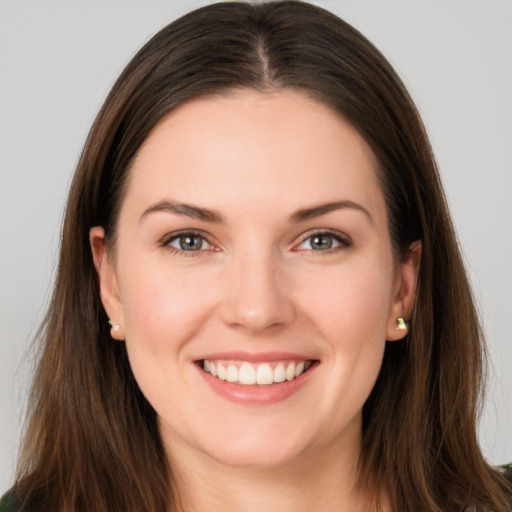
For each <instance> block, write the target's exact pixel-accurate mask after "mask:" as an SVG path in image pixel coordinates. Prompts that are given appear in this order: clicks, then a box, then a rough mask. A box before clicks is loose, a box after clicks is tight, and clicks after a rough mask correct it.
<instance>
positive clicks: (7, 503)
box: [0, 491, 17, 512]
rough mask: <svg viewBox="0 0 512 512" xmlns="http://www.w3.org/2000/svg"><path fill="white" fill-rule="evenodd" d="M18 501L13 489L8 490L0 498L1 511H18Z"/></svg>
mask: <svg viewBox="0 0 512 512" xmlns="http://www.w3.org/2000/svg"><path fill="white" fill-rule="evenodd" d="M16 504H17V501H16V498H15V496H14V494H13V493H12V491H9V492H7V493H6V494H4V495H3V496H2V498H0V512H16V510H17V506H16Z"/></svg>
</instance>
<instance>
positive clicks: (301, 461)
mask: <svg viewBox="0 0 512 512" xmlns="http://www.w3.org/2000/svg"><path fill="white" fill-rule="evenodd" d="M339 448H340V449H341V451H338V450H333V447H332V446H329V447H328V448H326V449H325V450H323V451H322V450H315V452H314V454H304V455H302V456H300V457H295V458H294V459H293V461H292V462H290V463H288V464H283V465H280V466H272V467H261V466H260V467H247V466H242V467H240V466H236V467H234V466H228V465H225V464H222V463H219V462H218V461H216V460H214V459H212V458H210V457H209V456H208V455H206V454H204V453H200V452H198V451H196V450H195V449H194V448H192V447H190V446H189V445H186V446H185V445H181V446H176V444H175V443H173V448H172V450H171V449H168V453H169V458H170V462H171V468H172V470H173V474H174V475H175V486H176V487H175V488H176V491H177V495H178V496H179V501H180V508H178V510H179V512H201V511H204V510H222V511H223V512H239V511H240V510H244V512H274V511H275V512H278V511H279V512H306V511H307V512H310V511H311V510H315V512H332V511H333V510H336V511H339V512H348V511H350V512H359V511H361V512H362V511H368V510H370V503H371V500H370V497H369V496H368V495H367V494H366V493H365V492H364V491H361V490H358V489H357V486H356V481H357V462H358V457H359V448H360V443H353V444H352V445H351V446H346V447H345V449H343V447H342V446H340V447H339Z"/></svg>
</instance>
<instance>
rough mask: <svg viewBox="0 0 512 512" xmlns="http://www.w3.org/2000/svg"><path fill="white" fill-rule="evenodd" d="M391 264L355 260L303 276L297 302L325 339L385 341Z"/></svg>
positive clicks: (389, 305) (389, 302)
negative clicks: (321, 331)
mask: <svg viewBox="0 0 512 512" xmlns="http://www.w3.org/2000/svg"><path fill="white" fill-rule="evenodd" d="M392 268H393V267H392V263H391V261H390V262H389V264H385V265H383V264H382V262H380V261H378V260H376V261H375V262H372V261H365V260H361V261H356V262H355V264H354V262H352V264H350V265H346V266H345V265H339V266H338V267H333V268H332V269H324V270H323V271H322V272H316V273H310V274H308V275H305V276H304V278H303V279H302V280H301V285H300V295H301V300H300V302H301V303H302V305H303V308H304V311H305V312H306V314H307V315H308V316H309V317H310V318H311V319H312V320H313V321H314V322H315V323H316V324H317V326H318V327H319V328H320V329H321V330H325V332H323V334H324V335H325V336H326V337H327V338H329V339H331V340H332V339H335V340H336V339H337V340H339V342H340V343H344V342H347V343H350V340H352V339H354V338H358V339H359V338H361V337H363V338H365V337H368V341H371V339H372V338H375V336H377V337H378V338H379V339H380V340H381V341H383V340H384V339H385V335H386V325H387V316H388V312H389V309H390V307H391V285H392Z"/></svg>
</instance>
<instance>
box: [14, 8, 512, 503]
mask: <svg viewBox="0 0 512 512" xmlns="http://www.w3.org/2000/svg"><path fill="white" fill-rule="evenodd" d="M43 338H44V349H43V354H42V358H41V363H40V365H39V368H38V371H37V374H36V377H35V381H34V387H33V390H34V391H33V395H32V419H31V422H30V424H29V427H28V430H27V433H26V438H25V444H24V449H23V452H22V458H21V461H20V467H19V475H18V479H17V484H16V485H15V487H14V489H13V491H12V492H11V494H10V495H9V497H8V499H10V500H11V501H12V502H13V503H14V505H13V506H14V507H18V509H20V510H61V511H64V510H66V511H68V510H69V511H79V510H94V511H103V510H105V511H106V510H116V511H117V510H119V511H124V510H126V511H128V510H130V511H132V510H133V511H135V510H136V511H140V510H148V511H159V510H161V511H168V510H183V511H190V510H206V509H208V510H216V509H222V510H230V509H235V508H236V509H237V510H238V509H240V508H241V509H246V510H252V511H257V510H274V509H275V510H278V509H279V510H283V509H284V510H287V509H289V510H291V509H292V507H293V510H310V509H315V510H319V511H321V510H351V511H352V510H372V509H375V510H385V511H395V512H398V511H409V510H415V511H416V510H418V511H421V510H425V511H427V510H428V511H441V510H442V511H451V510H453V511H455V510H475V509H479V510H490V511H504V510H510V485H509V484H508V483H507V481H506V479H505V477H504V472H502V471H499V470H496V469H493V468H491V467H489V466H488V465H487V464H486V463H485V461H484V459H483V457H482V455H481V453H480V450H479V448H478V444H477V440H476V428H475V416H476V409H477V405H478V398H479V391H480V379H481V376H480V375H481V366H482V346H481V335H480V330H479V325H478V320H477V316H476V313H475V309H474V305H473V302H472V299H471V293H470V290H469V286H468V282H467V278H466V275H465V272H464V268H463V265H462V262H461V258H460V254H459V251H458V248H457V243H456V239H455V236H454V233H453V228H452V226H451V222H450V219H449V215H448V212H447V208H446V204H445V201H444V196H443V193H442V188H441V185H440V182H439V177H438V174H437V171H436V167H435V162H434V159H433V157H432V154H431V151H430V148H429V145H428V141H427V138H426V135H425V132H424V129H423V127H422V124H421V121H420V119H419V116H418V114H417V112H416V110H415V108H414V106H413V104H412V102H411V100H410V98H409V96H408V94H407V92H406V91H405V89H404V87H403V85H402V84H401V82H400V81H399V79H398V77H397V76H396V74H395V73H394V71H393V70H392V69H391V67H390V66H389V64H388V63H387V62H386V61H385V60H384V58H383V57H382V56H381V55H380V54H379V53H378V51H377V50H376V49H375V48H374V47H373V46H372V45H371V44H370V43H369V42H368V41H367V40H366V39H364V38H363V37H362V36H361V35H360V34H359V33H358V32H356V31H355V30H354V29H352V28H351V27H350V26H348V25H347V24H345V23H344V22H342V21H341V20H339V19H338V18H336V17H335V16H333V15H331V14H329V13H328V12H326V11H323V10H321V9H319V8H316V7H313V6H310V5H307V4H304V3H302V2H278V3H266V4H261V5H250V4H240V3H229V4H216V5H212V6H209V7H205V8H203V9H200V10H198V11H194V12H193V13H190V14H189V15H187V16H185V17H183V18H181V19H180V20H178V21H177V22H174V23H172V24H171V25H169V26H168V27H166V28H164V29H163V30H162V31H161V32H160V33H158V34H157V35H156V36H155V37H154V38H153V39H152V40H151V41H150V42H149V43H148V44H147V45H146V46H145V47H144V48H143V49H142V50H141V51H140V52H139V53H138V54H137V55H136V56H135V57H134V59H133V60H132V61H131V63H130V64H129V65H128V67H127V68H126V69H125V71H124V72H123V74H122V75H121V77H120V78H119V80H118V81H117V83H116V84H115V85H114V87H113V89H112V91H111V93H110V95H109V97H108V98H107V100H106V102H105V104H104V106H103V108H102V110H101V112H100V114H99V115H98V118H97V120H96V122H95V124H94V126H93V128H92V130H91V133H90V135H89V138H88V141H87V143H86V146H85V149H84V152H83V154H82V157H81V160H80V163H79V165H78V168H77V171H76V174H75V178H74V181H73V184H72V187H71V191H70V197H69V200H68V205H67V209H66V218H65V223H64V229H63V237H62V248H61V259H60V264H59V272H58V277H57V283H56V287H55V291H54V295H53V300H52V303H51V305H50V308H49V313H48V316H47V320H46V323H45V330H44V334H43Z"/></svg>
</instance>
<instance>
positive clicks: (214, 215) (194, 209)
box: [139, 200, 374, 224]
mask: <svg viewBox="0 0 512 512" xmlns="http://www.w3.org/2000/svg"><path fill="white" fill-rule="evenodd" d="M345 208H351V209H354V210H357V211H360V212H362V213H364V214H365V215H366V217H367V218H368V220H369V221H370V223H371V224H373V223H374V221H373V218H372V216H371V215H370V212H369V211H368V210H367V209H366V208H364V207H363V206H361V205H360V204H358V203H354V202H353V201H335V202H331V203H324V204H320V205H317V206H312V207H311V208H303V209H300V210H297V211H295V212H294V213H292V215H291V216H290V219H289V220H290V222H293V223H298V222H304V221H306V220H309V219H314V218H316V217H321V216H322V215H326V214H328V213H330V212H333V211H336V210H343V209H345ZM155 212H168V213H174V214H177V215H185V216H187V217H190V218H192V219H199V220H202V221H205V222H213V223H215V224H222V223H224V217H223V216H222V214H221V213H219V212H218V211H216V210H210V209H208V208H202V207H199V206H195V205H192V204H187V203H178V202H175V201H169V200H164V201H159V202H158V203H155V204H152V205H151V206H149V207H148V208H146V210H144V212H143V213H142V215H141V216H140V218H139V222H141V221H142V220H143V219H144V218H145V217H146V216H148V215H149V214H151V213H155Z"/></svg>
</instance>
